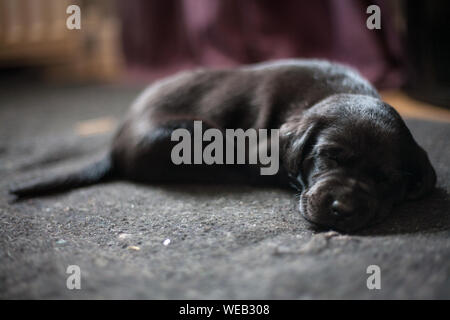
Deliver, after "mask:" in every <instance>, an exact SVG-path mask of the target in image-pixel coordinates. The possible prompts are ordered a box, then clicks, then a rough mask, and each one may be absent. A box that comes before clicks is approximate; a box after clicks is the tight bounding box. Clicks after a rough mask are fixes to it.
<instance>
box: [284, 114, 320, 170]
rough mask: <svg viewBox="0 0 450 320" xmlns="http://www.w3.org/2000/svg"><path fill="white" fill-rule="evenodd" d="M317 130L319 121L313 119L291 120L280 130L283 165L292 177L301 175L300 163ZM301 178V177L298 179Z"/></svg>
mask: <svg viewBox="0 0 450 320" xmlns="http://www.w3.org/2000/svg"><path fill="white" fill-rule="evenodd" d="M318 130H319V121H316V119H313V118H308V117H304V118H291V119H289V120H288V121H287V122H286V123H285V124H283V125H282V126H281V128H280V143H281V152H282V161H283V164H284V166H285V168H286V170H287V172H288V173H289V175H291V176H292V177H297V176H298V175H300V174H301V172H300V169H301V167H302V162H303V160H304V159H305V157H306V154H307V151H308V150H309V148H310V146H311V145H312V141H313V137H315V136H316V135H317V132H318ZM299 178H301V177H299Z"/></svg>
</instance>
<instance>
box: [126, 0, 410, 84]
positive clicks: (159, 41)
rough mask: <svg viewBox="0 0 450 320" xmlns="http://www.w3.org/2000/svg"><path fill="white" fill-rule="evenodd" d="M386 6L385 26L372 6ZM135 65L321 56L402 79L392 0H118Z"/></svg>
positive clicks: (152, 67) (146, 68)
mask: <svg viewBox="0 0 450 320" xmlns="http://www.w3.org/2000/svg"><path fill="white" fill-rule="evenodd" d="M370 4H377V5H378V6H380V8H381V30H369V29H367V27H366V19H367V18H368V14H366V8H367V7H368V6H369V5H370ZM118 5H119V8H120V13H121V18H122V24H123V25H122V29H123V46H124V53H125V57H126V61H127V64H128V66H129V68H130V70H132V71H134V72H138V73H139V72H141V73H143V74H146V75H150V77H158V76H162V75H165V74H169V73H171V72H174V71H177V70H180V69H184V68H190V67H194V66H210V67H228V66H233V65H237V64H245V63H254V62H259V61H264V60H270V59H278V58H290V57H308V58H310V57H316V58H326V59H330V60H333V61H338V62H342V63H346V64H349V65H351V66H354V67H356V68H357V69H358V70H359V71H360V72H361V73H362V74H363V75H364V76H366V77H367V78H368V79H369V80H371V81H372V82H374V83H375V84H376V85H377V86H378V87H397V86H399V85H401V84H402V81H403V78H402V72H401V70H402V67H403V63H402V61H403V59H402V52H401V51H402V46H401V44H400V39H399V36H398V35H397V34H396V33H395V32H394V29H393V27H392V23H391V16H390V15H391V11H390V7H389V5H388V1H382V0H378V1H374V0H372V1H370V2H369V1H361V0H316V1H306V0H305V1H303V0H284V1H273V0H245V1H243V0H225V1H222V0H127V1H119V2H118Z"/></svg>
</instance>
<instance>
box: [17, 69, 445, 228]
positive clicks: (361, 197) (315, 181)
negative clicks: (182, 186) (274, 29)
mask: <svg viewBox="0 0 450 320" xmlns="http://www.w3.org/2000/svg"><path fill="white" fill-rule="evenodd" d="M195 120H201V121H202V122H203V124H204V127H205V129H207V128H216V129H218V130H221V131H222V132H223V131H224V130H225V129H227V128H230V129H238V128H242V129H244V130H246V129H249V128H254V129H279V148H280V149H279V150H280V162H281V164H282V168H281V169H280V170H279V171H278V173H277V174H276V175H274V176H261V175H260V174H258V173H257V172H258V171H257V170H255V166H254V165H241V166H224V165H217V164H216V165H204V164H203V165H187V164H181V165H175V164H174V163H173V162H172V161H171V157H170V155H171V150H172V149H173V147H174V144H175V143H174V142H173V141H172V139H171V134H172V132H173V131H174V130H175V129H179V128H183V129H186V130H188V131H189V132H193V131H194V125H193V123H194V121H195ZM110 179H129V180H134V181H140V182H148V183H162V182H196V181H197V182H214V183H224V182H230V181H231V182H235V183H236V182H237V183H258V184H272V185H282V186H286V185H289V184H290V185H294V186H296V187H297V188H298V190H299V191H300V201H299V210H300V212H301V214H302V215H303V216H304V217H305V218H306V219H307V220H308V221H310V222H312V223H314V224H317V225H319V226H323V227H326V228H331V229H336V230H340V231H345V232H350V231H354V230H357V229H359V228H361V227H364V226H366V225H369V224H370V223H372V222H375V221H379V220H381V219H382V218H384V217H386V216H387V215H388V214H389V212H390V211H391V209H392V207H393V205H394V204H397V203H400V202H401V201H403V200H405V199H416V198H419V197H421V196H423V195H425V194H426V193H428V192H429V191H431V190H432V189H433V187H434V185H435V182H436V175H435V172H434V169H433V167H432V166H431V164H430V161H429V160H428V157H427V154H426V153H425V152H424V150H423V149H422V148H421V147H420V146H419V145H418V144H417V143H416V142H415V141H414V139H413V137H412V135H411V133H410V132H409V130H408V128H407V127H406V125H405V123H404V122H403V120H402V119H401V117H400V116H399V115H398V113H397V112H396V111H395V110H394V109H393V108H392V107H391V106H389V105H388V104H387V103H385V102H383V101H382V100H381V99H380V96H379V95H378V93H377V92H376V90H375V89H374V88H373V87H372V86H371V85H370V84H369V83H368V82H367V81H366V80H365V79H363V78H362V77H361V76H360V75H359V74H358V73H357V72H356V71H354V70H353V69H350V68H348V67H345V66H342V65H339V64H334V63H330V62H327V61H320V60H282V61H276V62H269V63H261V64H256V65H250V66H244V67H241V68H237V69H231V70H196V71H191V72H184V73H180V74H177V75H175V76H172V77H169V78H167V79H164V80H162V81H159V82H156V83H154V84H153V85H151V86H150V87H148V88H147V89H146V90H145V91H144V92H143V93H142V94H141V95H140V96H139V97H138V98H137V100H136V101H135V102H134V103H133V105H132V106H131V109H130V112H129V114H128V115H127V116H126V118H125V119H124V121H123V123H122V125H121V126H120V128H119V130H118V131H117V133H116V135H115V137H114V139H113V142H112V145H111V148H110V152H109V153H108V155H107V156H106V157H105V158H104V159H102V160H101V161H99V162H97V163H94V164H92V165H91V166H89V167H87V168H85V169H83V170H80V171H78V172H73V173H70V174H67V175H65V176H62V177H54V178H51V179H47V180H43V181H41V180H39V181H33V182H30V183H28V184H26V185H24V186H21V187H19V188H15V189H12V190H11V191H10V192H11V193H12V194H14V195H16V196H17V197H18V198H22V197H30V196H37V195H42V194H47V193H51V192H59V191H62V190H66V189H69V188H75V187H80V186H85V185H89V184H94V183H98V182H101V181H106V180H110Z"/></svg>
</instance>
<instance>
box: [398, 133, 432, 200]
mask: <svg viewBox="0 0 450 320" xmlns="http://www.w3.org/2000/svg"><path fill="white" fill-rule="evenodd" d="M406 156H407V159H406V160H405V166H406V168H405V170H406V172H407V191H406V197H407V198H408V199H418V198H420V197H422V196H424V195H426V194H427V193H429V192H430V191H431V190H433V188H434V186H435V184H436V173H435V171H434V169H433V166H432V165H431V162H430V160H429V159H428V155H427V153H426V152H425V151H424V150H423V149H422V148H421V147H420V146H419V145H418V144H417V143H416V142H415V141H413V145H412V147H411V148H409V152H408V151H407V152H406Z"/></svg>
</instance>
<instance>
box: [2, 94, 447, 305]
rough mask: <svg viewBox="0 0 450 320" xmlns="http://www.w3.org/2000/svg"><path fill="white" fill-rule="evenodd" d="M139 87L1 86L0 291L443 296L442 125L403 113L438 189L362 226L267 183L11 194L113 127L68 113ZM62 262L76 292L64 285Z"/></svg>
mask: <svg viewBox="0 0 450 320" xmlns="http://www.w3.org/2000/svg"><path fill="white" fill-rule="evenodd" d="M138 91H139V88H122V87H113V86H87V87H82V86H81V87H58V88H56V87H45V86H12V85H11V86H2V87H1V88H0V177H1V179H0V298H50V299H52V298H68V299H72V298H73V299H78V298H150V299H165V298H173V299H181V298H183V299H184V298H187V299H191V298H192V299H198V298H200V299H216V298H217V299H221V298H225V299H247V298H250V299H316V298H333V299H334V298H352V299H353V298H355V299H380V298H426V299H428V298H447V299H448V298H450V277H449V275H450V264H449V262H450V250H449V249H450V241H449V239H450V231H449V230H450V210H449V208H450V198H449V190H450V166H449V154H450V148H449V140H450V125H449V124H444V123H437V122H436V123H432V122H425V121H418V120H409V121H407V123H408V126H409V127H410V129H411V130H412V132H413V134H414V136H415V137H416V139H417V140H418V141H419V142H420V144H422V145H423V146H424V147H425V149H426V150H427V151H428V152H429V155H430V158H431V161H432V163H433V164H434V166H435V168H436V171H437V174H438V189H437V190H436V192H435V193H434V194H433V195H431V196H430V197H428V198H427V199H423V200H420V201H416V202H410V203H406V204H404V205H401V206H400V207H398V208H396V210H395V212H394V214H393V216H392V217H391V218H389V219H388V220H387V221H385V222H384V223H383V224H380V225H378V226H375V227H372V228H370V229H368V230H365V231H363V232H361V233H360V234H357V235H351V236H348V235H341V234H338V233H335V232H316V231H314V230H312V229H311V228H310V225H309V224H308V223H306V222H305V221H304V220H303V219H302V218H301V217H300V216H299V214H298V213H297V211H296V209H295V206H296V204H295V201H294V199H295V194H293V193H290V192H287V191H280V190H276V189H257V188H250V187H244V188H239V190H238V189H237V188H234V187H230V186H228V187H226V186H190V185H189V186H172V187H163V186H144V185H137V184H132V183H128V182H113V183H108V184H103V185H96V186H92V187H88V188H84V189H78V190H73V191H70V192H67V193H64V194H60V195H53V196H48V197H43V198H38V199H31V200H27V201H24V202H19V203H9V202H8V201H9V198H8V196H7V193H6V190H7V187H8V185H10V184H13V183H17V182H21V181H24V180H26V179H28V178H32V177H38V176H42V175H46V174H49V173H50V174H52V173H56V172H62V171H65V170H68V169H73V168H75V167H80V166H82V165H83V164H85V163H87V162H89V161H90V160H92V159H93V158H94V157H96V156H97V155H98V154H99V153H101V152H102V150H104V148H105V146H106V145H107V143H108V140H109V138H110V134H103V135H94V136H90V137H85V138H83V137H79V136H77V135H76V134H75V131H74V125H75V123H76V122H78V121H83V120H89V119H94V118H99V117H103V116H108V115H112V116H114V117H116V118H117V119H120V116H121V114H123V113H124V112H125V110H126V109H127V105H128V104H129V102H130V101H131V100H132V99H133V98H134V97H135V95H136V94H137V92H138ZM166 239H170V243H168V242H169V241H166ZM164 243H165V244H166V245H165V244H164ZM68 265H78V266H80V268H81V290H68V289H67V288H66V279H67V276H68V274H66V268H67V266H68ZM369 265H378V266H379V267H380V268H381V289H380V290H369V289H368V288H367V286H366V280H367V278H368V276H369V275H368V274H367V273H366V269H367V267H368V266H369Z"/></svg>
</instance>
